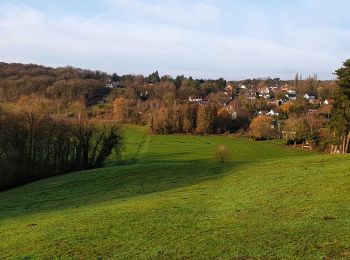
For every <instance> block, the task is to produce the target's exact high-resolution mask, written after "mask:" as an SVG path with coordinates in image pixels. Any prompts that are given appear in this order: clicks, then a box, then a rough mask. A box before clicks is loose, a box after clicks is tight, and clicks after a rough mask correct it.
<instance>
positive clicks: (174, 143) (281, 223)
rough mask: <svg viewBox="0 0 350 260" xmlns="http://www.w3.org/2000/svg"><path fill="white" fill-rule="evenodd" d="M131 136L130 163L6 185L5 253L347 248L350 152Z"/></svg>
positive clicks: (232, 254)
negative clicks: (223, 153) (220, 149)
mask: <svg viewBox="0 0 350 260" xmlns="http://www.w3.org/2000/svg"><path fill="white" fill-rule="evenodd" d="M126 136H127V140H126V147H125V151H124V162H125V163H126V164H125V165H123V166H113V162H112V161H111V162H110V165H111V166H110V167H106V168H103V169H99V170H92V171H85V172H79V173H73V174H68V175H65V176H60V177H55V178H51V179H47V180H42V181H39V182H35V183H32V184H29V185H26V186H24V187H20V188H16V189H13V190H9V191H6V192H2V193H0V234H1V238H0V258H11V257H13V258H15V257H16V258H17V257H21V258H49V257H53V256H57V257H62V258H67V257H68V258H69V257H76V258H99V257H100V258H122V259H131V258H142V259H144V258H157V259H159V258H163V259H168V258H196V259H197V258H202V259H203V258H245V257H248V258H249V257H251V258H253V257H260V258H282V257H283V258H285V257H289V258H304V259H305V258H321V257H330V258H350V217H349V216H350V171H349V168H350V157H349V156H335V157H330V156H326V155H315V154H312V153H306V152H303V151H298V150H292V149H287V148H283V147H279V146H277V145H273V144H269V143H265V142H253V141H250V140H243V139H234V138H230V137H197V136H150V135H147V134H146V131H145V129H140V128H134V127H128V128H127V129H126ZM221 143H225V144H227V145H228V146H229V147H230V149H231V151H232V156H231V160H230V162H229V163H226V164H219V163H216V162H215V160H214V159H213V153H214V150H215V147H216V146H217V145H218V144H221ZM128 163H129V164H128ZM131 163H132V164H131Z"/></svg>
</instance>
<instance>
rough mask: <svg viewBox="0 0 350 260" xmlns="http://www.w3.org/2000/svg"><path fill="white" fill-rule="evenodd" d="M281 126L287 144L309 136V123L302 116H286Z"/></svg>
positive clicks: (301, 140) (304, 139) (302, 140)
mask: <svg viewBox="0 0 350 260" xmlns="http://www.w3.org/2000/svg"><path fill="white" fill-rule="evenodd" d="M283 128H284V132H285V138H286V142H287V144H289V143H293V144H294V145H296V144H297V143H300V142H305V141H306V140H308V139H310V138H311V131H310V125H309V124H308V122H307V120H306V119H305V118H304V117H296V116H292V117H290V118H288V119H287V120H286V121H285V123H284V127H283Z"/></svg>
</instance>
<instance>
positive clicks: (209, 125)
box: [196, 104, 217, 134]
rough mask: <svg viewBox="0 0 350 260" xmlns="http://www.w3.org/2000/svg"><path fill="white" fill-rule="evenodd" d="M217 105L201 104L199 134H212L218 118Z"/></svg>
mask: <svg viewBox="0 0 350 260" xmlns="http://www.w3.org/2000/svg"><path fill="white" fill-rule="evenodd" d="M216 114H217V112H216V107H215V105H212V104H210V105H200V106H199V108H198V113H197V129H196V132H197V133H198V134H211V133H213V131H214V126H215V118H216Z"/></svg>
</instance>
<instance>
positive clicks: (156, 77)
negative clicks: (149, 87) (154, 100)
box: [148, 70, 160, 84]
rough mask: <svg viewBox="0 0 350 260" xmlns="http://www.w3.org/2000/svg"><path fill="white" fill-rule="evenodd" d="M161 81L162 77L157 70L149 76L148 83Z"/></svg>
mask: <svg viewBox="0 0 350 260" xmlns="http://www.w3.org/2000/svg"><path fill="white" fill-rule="evenodd" d="M159 82H160V77H159V73H158V71H157V70H156V71H155V72H154V73H152V74H151V75H149V76H148V83H152V84H154V83H159Z"/></svg>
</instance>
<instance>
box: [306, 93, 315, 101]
mask: <svg viewBox="0 0 350 260" xmlns="http://www.w3.org/2000/svg"><path fill="white" fill-rule="evenodd" d="M304 99H306V100H315V99H316V96H315V95H314V94H308V93H306V94H305V95H304Z"/></svg>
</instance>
